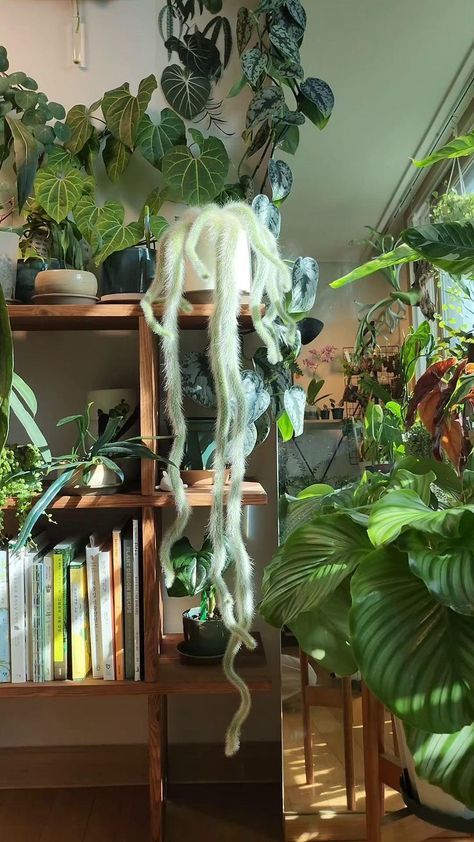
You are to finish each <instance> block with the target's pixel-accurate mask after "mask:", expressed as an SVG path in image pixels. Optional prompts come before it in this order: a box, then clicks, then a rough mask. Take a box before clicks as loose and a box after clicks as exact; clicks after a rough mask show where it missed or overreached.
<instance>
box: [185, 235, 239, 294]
mask: <svg viewBox="0 0 474 842" xmlns="http://www.w3.org/2000/svg"><path fill="white" fill-rule="evenodd" d="M196 252H197V255H198V257H199V259H200V260H201V261H202V263H203V264H204V266H205V267H206V268H207V270H208V272H209V277H208V278H205V279H203V278H201V277H200V275H198V273H197V272H196V270H195V268H194V266H193V265H192V264H191V262H190V261H189V260H188V258H185V273H186V274H185V282H184V291H185V295H186V297H187V298H189V300H190V301H193V302H195V303H197V304H206V303H208V302H209V301H211V300H212V297H213V292H214V290H215V287H216V264H217V255H216V249H215V244H214V242H213V240H212V238H211V237H210V236H209V234H208V232H207V231H206V230H204V231H203V233H202V234H201V236H200V238H199V240H198V244H197V247H196ZM231 260H232V267H231V268H230V274H231V275H232V274H233V272H235V274H236V275H237V276H238V277H239V287H240V289H239V291H240V293H241V294H243V295H248V294H249V292H250V286H251V282H252V264H251V258H250V246H249V242H248V238H247V235H246V234H245V232H244V231H240V233H239V236H238V239H237V243H236V247H235V250H234V252H233V254H232V255H231Z"/></svg>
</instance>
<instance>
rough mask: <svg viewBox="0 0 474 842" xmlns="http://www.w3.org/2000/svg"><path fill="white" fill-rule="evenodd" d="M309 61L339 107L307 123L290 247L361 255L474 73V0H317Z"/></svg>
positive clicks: (345, 257)
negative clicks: (319, 123) (368, 234)
mask: <svg viewBox="0 0 474 842" xmlns="http://www.w3.org/2000/svg"><path fill="white" fill-rule="evenodd" d="M305 5H306V9H307V12H308V28H307V33H306V37H305V42H304V45H303V66H304V68H305V71H306V74H307V75H308V76H317V77H320V78H322V79H324V80H326V81H327V82H328V83H329V84H330V85H331V87H332V89H333V91H334V94H335V108H334V112H333V115H332V117H331V120H330V121H329V123H328V125H327V127H326V128H325V129H324V131H323V132H319V130H318V129H316V128H313V127H312V126H310V125H307V126H306V127H305V128H304V130H303V131H302V133H301V142H300V148H299V150H298V153H297V155H296V156H295V157H292V158H290V157H288V162H289V163H290V165H291V167H292V170H293V174H294V179H295V187H294V189H293V193H292V195H291V197H290V198H289V199H288V200H287V203H285V213H284V226H283V228H284V231H283V232H282V234H283V237H284V240H285V247H286V250H287V251H288V250H289V251H294V252H295V254H297V253H301V248H302V246H304V249H305V250H306V253H308V254H314V255H316V256H317V257H318V260H319V261H349V262H350V261H356V260H357V259H358V258H359V256H360V252H361V247H360V246H357V245H351V241H354V240H355V241H357V240H360V238H362V237H363V236H364V225H367V224H369V225H374V226H377V225H378V224H379V222H380V221H384V222H386V221H387V219H388V218H389V216H390V210H391V209H392V210H394V209H395V206H396V204H397V199H398V200H399V199H400V197H401V195H402V194H403V192H404V191H403V184H402V182H403V180H404V182H405V186H406V184H407V183H409V181H410V180H411V178H412V173H414V172H415V171H414V170H413V168H412V167H411V165H410V160H409V159H410V157H414V156H415V155H418V154H420V153H421V152H425V151H427V149H429V148H430V147H431V144H432V143H433V139H434V138H435V137H436V135H437V132H438V130H439V129H440V128H441V127H442V126H443V125H444V124H445V122H446V119H447V118H448V117H449V115H450V113H451V112H452V108H453V106H454V105H455V103H456V101H457V99H458V97H459V93H460V91H461V90H462V89H463V88H465V85H466V82H467V81H468V79H469V76H471V77H472V75H473V72H474V50H473V33H474V0H449V2H446V0H396V2H393V0H308V2H307V3H306V4H305Z"/></svg>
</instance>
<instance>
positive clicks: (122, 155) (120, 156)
mask: <svg viewBox="0 0 474 842" xmlns="http://www.w3.org/2000/svg"><path fill="white" fill-rule="evenodd" d="M102 157H103V159H104V164H105V169H106V171H107V175H108V176H109V178H110V180H111V181H118V179H119V178H120V176H121V175H123V173H124V172H125V170H126V169H127V167H128V165H129V162H130V158H131V157H132V153H131V151H130V149H129V148H128V146H125V144H124V143H122V141H121V140H117V138H116V137H114V136H113V135H109V137H108V138H107V140H106V143H105V146H104V151H103V153H102Z"/></svg>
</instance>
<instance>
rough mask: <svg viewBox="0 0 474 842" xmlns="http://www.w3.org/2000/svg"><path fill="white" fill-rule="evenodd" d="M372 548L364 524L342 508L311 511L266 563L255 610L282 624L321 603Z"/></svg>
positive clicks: (276, 623)
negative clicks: (358, 522) (359, 522)
mask: <svg viewBox="0 0 474 842" xmlns="http://www.w3.org/2000/svg"><path fill="white" fill-rule="evenodd" d="M370 552H371V547H370V544H369V542H368V540H367V534H366V531H365V529H363V528H362V527H361V526H358V525H357V524H356V523H354V522H353V521H352V520H350V518H348V517H346V516H345V515H344V514H341V513H339V512H335V513H334V514H332V513H328V514H315V515H314V517H313V519H312V520H311V521H310V523H308V524H306V525H305V526H302V527H300V528H299V529H296V530H295V531H294V532H292V533H291V535H290V537H289V538H288V539H287V541H286V542H285V544H284V546H283V547H281V548H280V550H279V551H278V553H277V555H276V556H275V558H274V559H273V561H272V562H271V563H270V564H269V565H268V567H267V568H266V569H265V574H264V579H263V587H262V592H263V599H262V602H261V604H260V612H261V614H262V615H263V616H264V617H265V619H266V620H267V622H268V623H271V624H272V625H274V626H277V627H278V628H281V627H282V626H284V625H287V624H288V623H291V622H292V621H293V620H294V619H295V618H297V617H299V616H300V614H303V613H304V612H306V611H309V610H310V609H312V608H315V607H316V606H318V605H320V604H321V603H323V602H324V601H325V599H326V598H327V597H328V596H329V594H331V593H332V592H333V591H334V590H335V589H336V588H337V587H338V586H339V585H340V584H341V582H342V581H343V580H344V579H345V578H346V577H347V576H349V575H350V574H351V573H352V572H353V570H354V569H355V568H356V567H357V565H358V564H359V563H360V562H361V561H362V560H363V559H364V558H365V557H366V555H367V553H370Z"/></svg>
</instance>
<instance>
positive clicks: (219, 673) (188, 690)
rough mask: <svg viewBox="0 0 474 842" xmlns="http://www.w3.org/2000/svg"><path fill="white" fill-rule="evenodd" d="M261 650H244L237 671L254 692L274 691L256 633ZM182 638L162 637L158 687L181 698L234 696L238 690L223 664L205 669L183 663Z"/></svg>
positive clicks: (170, 635) (260, 646)
mask: <svg viewBox="0 0 474 842" xmlns="http://www.w3.org/2000/svg"><path fill="white" fill-rule="evenodd" d="M254 636H255V638H256V639H257V640H258V647H257V649H256V650H255V651H254V652H249V651H248V650H246V649H242V650H241V652H239V654H238V656H237V665H236V668H237V671H238V673H239V675H241V676H242V678H243V679H244V680H245V681H246V682H247V684H248V686H249V687H250V689H251V690H254V691H261V692H262V691H268V690H271V686H272V684H271V680H270V678H269V675H268V668H267V663H266V659H265V651H264V648H263V644H262V640H261V637H260V635H259V634H258V632H257V633H255V635H254ZM180 640H182V635H179V634H166V635H164V637H163V640H162V645H161V652H160V659H159V664H158V676H159V677H158V683H159V686H160V687H161V692H162V693H166V694H167V695H170V696H172V695H181V694H200V695H205V694H225V695H227V694H232V693H235V692H236V690H235V688H234V687H233V685H232V684H229V682H228V681H227V679H226V677H225V675H224V672H223V669H222V664H220V663H219V664H213V665H209V666H204V665H202V664H196V665H194V664H188V663H186V662H184V661H183V660H182V658H181V656H180V654H179V652H178V651H177V649H176V646H177V644H178V643H179V641H180Z"/></svg>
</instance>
